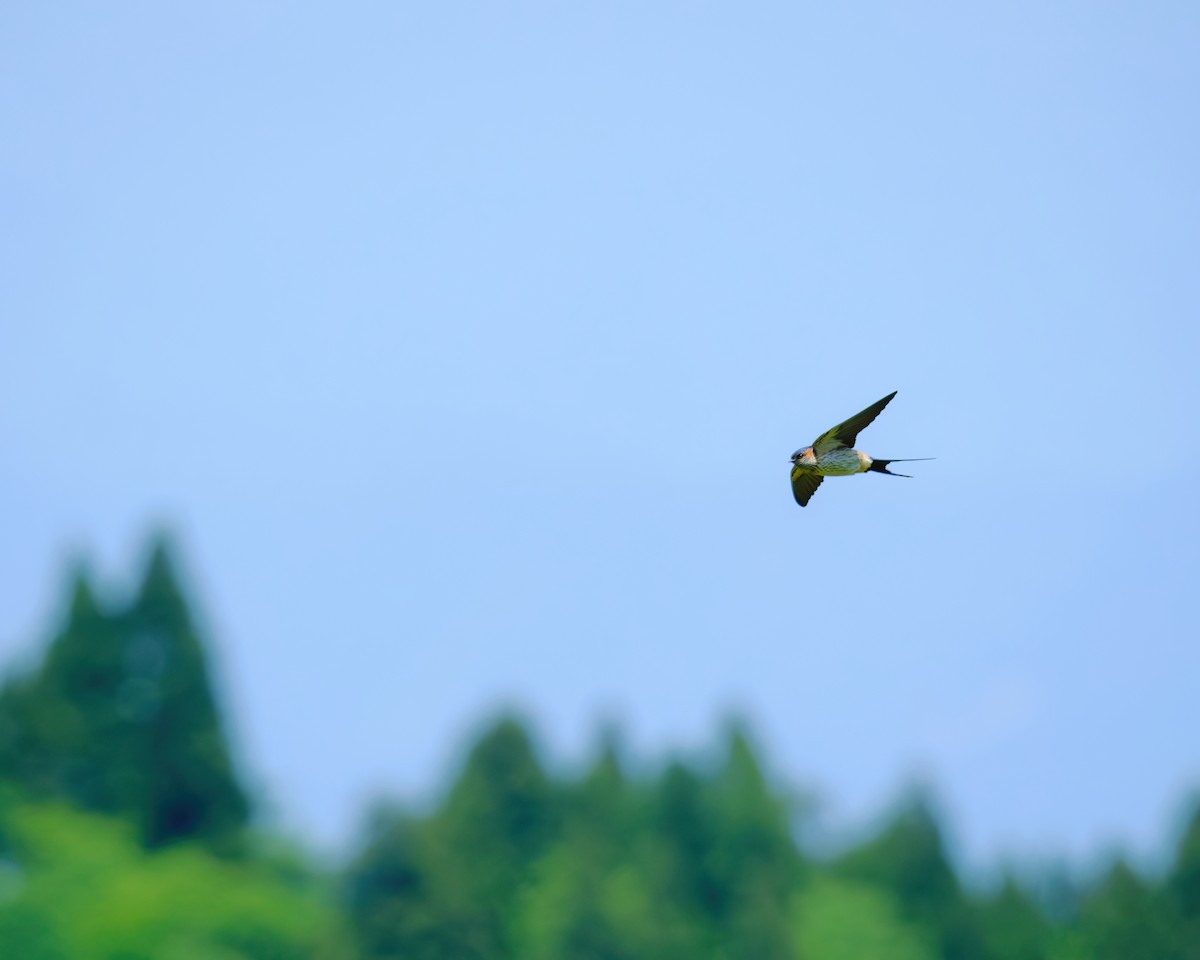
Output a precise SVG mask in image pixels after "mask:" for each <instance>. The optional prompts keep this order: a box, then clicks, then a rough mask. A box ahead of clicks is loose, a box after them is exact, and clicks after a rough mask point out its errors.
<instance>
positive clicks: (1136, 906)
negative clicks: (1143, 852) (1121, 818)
mask: <svg viewBox="0 0 1200 960" xmlns="http://www.w3.org/2000/svg"><path fill="white" fill-rule="evenodd" d="M1078 931H1079V936H1080V942H1081V943H1083V944H1084V946H1085V948H1086V951H1087V956H1088V957H1090V958H1092V960H1118V958H1121V960H1124V958H1128V957H1137V958H1138V960H1177V958H1180V957H1181V956H1182V954H1181V952H1180V949H1179V948H1180V946H1181V945H1180V943H1179V942H1178V934H1179V931H1178V929H1177V925H1176V923H1175V917H1174V916H1173V914H1172V912H1171V909H1170V905H1169V903H1168V902H1167V900H1166V898H1165V897H1164V896H1163V895H1162V893H1161V891H1159V890H1157V889H1155V888H1154V887H1153V886H1151V885H1149V884H1147V883H1146V881H1145V880H1143V879H1142V878H1141V877H1140V876H1138V874H1137V873H1136V872H1135V871H1134V870H1133V869H1132V868H1131V867H1130V866H1129V865H1128V864H1127V863H1125V862H1124V861H1123V860H1117V862H1116V863H1114V864H1113V866H1112V868H1111V869H1110V870H1109V871H1108V873H1107V874H1106V875H1105V876H1104V877H1103V879H1102V880H1101V881H1100V883H1099V885H1098V886H1097V887H1096V888H1095V889H1094V890H1092V891H1091V892H1090V894H1089V895H1088V896H1087V897H1086V898H1085V899H1084V901H1083V903H1082V905H1081V906H1080V910H1079V919H1078Z"/></svg>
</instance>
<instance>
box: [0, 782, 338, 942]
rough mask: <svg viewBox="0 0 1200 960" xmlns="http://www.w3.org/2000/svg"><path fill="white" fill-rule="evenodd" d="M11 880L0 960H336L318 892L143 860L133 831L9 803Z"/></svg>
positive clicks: (333, 921)
mask: <svg viewBox="0 0 1200 960" xmlns="http://www.w3.org/2000/svg"><path fill="white" fill-rule="evenodd" d="M3 822H4V825H5V829H6V831H7V832H8V835H9V836H10V837H11V838H12V840H11V842H12V847H13V853H12V857H13V860H12V863H13V866H12V867H11V868H10V869H12V870H14V871H15V875H16V877H17V879H16V882H15V883H13V884H10V889H9V890H8V891H7V893H6V895H5V896H4V897H3V898H2V899H0V943H3V944H4V945H5V947H6V948H10V949H11V952H9V949H6V950H5V952H4V955H5V956H12V957H21V958H27V957H46V958H50V957H55V958H58V957H61V958H70V960H114V958H121V960H160V958H166V960H172V958H178V960H234V958H244V960H259V958H261V960H292V958H295V960H301V958H321V960H335V958H339V957H343V956H345V954H344V953H342V952H340V950H339V947H338V934H337V918H336V916H335V914H334V912H333V911H332V910H331V909H330V907H329V906H328V905H326V903H324V902H323V899H322V897H321V895H320V892H319V889H318V888H317V887H316V886H315V885H310V888H309V889H303V888H298V887H296V886H295V885H286V884H283V883H281V882H279V880H278V878H277V877H274V876H272V875H271V874H270V873H269V872H267V871H265V870H263V869H262V867H260V866H253V865H249V864H244V863H236V862H231V861H227V860H220V859H216V858H214V857H213V856H212V855H211V854H209V853H208V852H206V851H205V850H203V849H202V848H200V847H197V846H193V845H188V844H181V845H176V846H173V847H172V848H170V849H169V850H163V851H161V852H147V851H145V850H144V849H142V847H141V846H140V844H138V843H137V841H136V838H135V836H134V831H133V829H132V827H131V825H129V824H126V823H123V822H121V821H117V820H113V819H111V818H107V817H101V816H99V815H96V814H88V813H83V812H81V811H78V810H72V809H70V808H68V807H65V806H61V805H57V804H46V803H42V804H36V805H33V804H13V803H9V804H8V805H6V807H5V809H4V811H3Z"/></svg>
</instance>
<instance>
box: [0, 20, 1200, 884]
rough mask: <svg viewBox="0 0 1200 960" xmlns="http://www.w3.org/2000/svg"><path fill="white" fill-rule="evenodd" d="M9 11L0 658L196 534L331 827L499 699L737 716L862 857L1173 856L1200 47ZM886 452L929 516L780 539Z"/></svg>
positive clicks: (801, 528) (685, 735)
mask: <svg viewBox="0 0 1200 960" xmlns="http://www.w3.org/2000/svg"><path fill="white" fill-rule="evenodd" d="M835 6H836V7H837V8H836V9H833V8H830V6H829V5H817V4H809V5H805V4H737V5H734V4H725V5H719V4H672V3H664V4H632V3H612V4H588V3H576V4H539V3H529V4H512V5H495V4H468V3H464V4H422V5H400V4H387V3H378V4H362V3H350V4H338V5H334V4H282V3H273V4H272V3H263V4H255V5H247V4H240V3H237V4H235V3H210V4H203V5H183V4H172V5H167V6H166V7H164V6H163V5H157V4H145V3H144V4H138V3H124V4H109V5H104V6H103V7H88V8H72V9H69V8H64V7H62V6H52V5H46V4H8V5H6V6H5V9H4V11H3V13H0V124H2V127H3V130H4V143H5V148H4V150H3V151H0V182H2V187H0V203H2V205H3V207H2V213H3V222H4V224H5V227H4V229H3V230H0V476H2V477H3V490H4V494H5V502H6V504H7V509H6V510H5V511H4V513H5V521H4V530H3V536H0V656H2V657H3V658H4V660H5V661H9V662H11V661H12V659H13V658H14V657H16V656H17V655H18V654H20V653H21V652H23V651H29V650H31V649H33V648H34V647H35V645H36V644H38V643H40V642H42V640H44V638H45V631H46V628H47V624H48V623H49V622H50V621H51V618H52V616H53V615H54V612H55V611H56V609H57V604H58V602H59V599H60V596H61V589H62V579H63V571H64V563H65V560H66V558H68V557H70V556H72V555H74V554H75V553H77V552H80V551H83V552H86V553H87V554H89V555H90V556H91V557H92V558H93V560H94V562H95V567H96V570H97V573H98V575H99V576H100V577H101V578H102V579H103V580H105V581H107V582H109V583H111V584H113V585H115V586H117V587H120V586H121V585H122V584H125V583H128V582H129V581H130V579H131V578H132V577H133V575H134V571H135V570H136V567H137V563H138V556H139V550H140V546H141V543H142V541H143V538H144V536H145V533H146V531H147V530H148V529H149V528H150V527H151V526H153V525H154V524H156V523H160V522H166V523H168V524H169V525H170V526H171V527H172V528H173V529H175V530H176V531H177V532H178V533H179V536H180V541H181V544H182V546H183V550H184V555H185V559H186V562H187V566H188V570H189V572H190V573H191V575H192V582H193V586H194V591H195V593H196V595H197V598H198V600H199V602H200V604H201V606H202V609H203V612H204V615H205V620H206V624H207V627H208V630H209V634H210V636H211V638H212V640H213V643H214V647H215V652H216V656H217V657H218V660H219V671H220V676H221V678H222V681H223V683H224V687H225V690H226V692H227V699H228V701H229V707H230V710H231V713H232V716H233V718H234V721H235V724H236V731H237V734H238V737H239V742H240V743H241V745H242V749H243V751H244V753H245V757H246V762H247V766H248V767H249V768H250V769H251V770H252V771H253V772H254V776H255V778H256V781H257V784H258V786H259V787H261V788H262V790H263V791H264V793H265V795H266V796H267V797H268V798H269V800H270V805H271V807H272V809H273V810H274V811H275V815H276V816H277V817H278V819H279V820H280V821H281V822H283V823H286V824H289V825H292V826H294V827H296V828H298V829H301V830H303V831H305V832H306V833H307V834H309V835H310V836H312V837H314V838H317V839H318V840H319V841H320V842H322V843H326V844H334V843H337V842H340V841H341V840H344V839H345V838H346V837H348V836H349V835H350V834H351V833H352V831H353V829H354V827H355V825H356V824H357V823H358V822H359V817H360V814H361V812H362V810H363V807H364V805H365V804H366V802H367V800H368V799H369V798H370V797H372V796H374V795H376V794H377V793H378V792H380V791H389V792H392V793H395V794H398V795H400V796H403V797H409V798H416V797H423V796H428V795H429V793H430V791H432V790H434V789H436V787H437V786H438V784H440V783H441V782H443V781H444V778H445V776H446V775H447V772H448V770H449V764H450V762H451V759H452V757H453V756H454V755H455V753H456V751H457V750H458V749H459V748H460V746H461V744H462V743H463V738H464V736H465V735H466V734H467V733H468V732H469V731H471V730H473V729H475V727H476V726H477V724H478V723H479V722H480V721H481V719H482V718H484V717H486V716H487V715H488V714H489V712H490V711H492V710H494V709H496V708H497V706H498V705H501V704H516V705H519V706H520V707H521V708H522V709H524V710H525V711H526V712H527V714H528V715H529V716H530V717H531V718H532V719H533V720H534V722H535V723H536V725H537V728H538V730H539V731H540V733H541V735H542V736H543V738H544V740H545V742H546V746H547V750H548V752H549V754H550V755H551V756H552V757H555V758H558V759H559V760H560V761H576V760H578V759H579V758H580V757H582V756H584V755H585V753H586V750H587V749H588V747H589V745H590V744H591V743H592V742H593V739H594V733H595V730H596V726H597V723H598V722H599V721H600V720H602V719H604V718H615V719H616V720H617V721H618V722H619V723H620V724H621V726H622V727H623V728H624V730H625V732H626V736H627V739H628V741H629V743H630V745H631V747H632V748H633V750H634V751H635V753H638V754H639V755H642V756H660V755H662V754H663V753H664V752H665V751H668V750H675V749H678V750H684V751H688V750H694V749H697V748H699V747H701V746H703V745H705V744H708V743H710V742H711V741H712V739H713V736H714V732H715V730H716V729H717V727H718V725H719V723H720V721H721V718H722V717H724V716H727V715H729V714H730V713H735V712H736V713H741V714H743V715H745V716H747V717H748V718H749V719H750V721H751V723H752V724H753V726H754V728H755V729H756V730H757V732H758V734H759V737H760V739H761V741H762V743H763V746H764V748H765V750H766V753H767V756H768V757H769V759H770V760H771V762H772V764H773V766H774V768H775V772H776V773H777V774H778V775H779V776H780V777H781V778H783V779H785V780H786V781H788V782H790V783H793V784H796V785H798V786H812V787H815V788H816V789H817V791H818V792H819V794H820V796H821V797H822V798H823V804H824V810H825V817H826V819H827V822H828V823H829V824H831V825H833V826H835V827H836V826H839V825H840V826H845V825H847V824H849V825H853V824H861V823H863V822H866V821H867V820H868V819H869V818H870V817H871V816H872V815H874V814H875V813H877V812H878V811H879V810H880V809H881V808H883V807H884V806H885V805H886V804H887V803H888V802H889V800H890V799H892V798H894V797H895V795H896V793H897V791H898V790H899V789H900V788H901V787H902V785H903V784H905V783H906V782H908V781H910V780H911V779H912V778H914V777H916V778H926V779H928V780H930V781H932V782H933V783H934V784H935V786H936V788H937V790H938V792H939V795H940V796H941V798H942V800H943V802H944V804H945V806H946V809H947V812H948V814H949V818H950V822H951V824H952V826H953V830H954V834H955V836H956V838H957V839H958V841H959V842H960V843H961V845H962V849H963V850H964V851H965V853H966V855H967V856H968V857H970V858H976V859H979V860H986V859H988V858H991V857H993V856H999V855H1004V856H1014V855H1015V856H1025V855H1031V854H1038V855H1043V854H1046V853H1058V852H1061V853H1066V854H1069V855H1072V856H1082V855H1084V854H1087V853H1091V852H1093V851H1097V850H1100V849H1104V848H1105V847H1108V846H1110V845H1112V844H1117V843H1120V844H1125V845H1128V846H1131V847H1133V848H1134V849H1135V850H1140V851H1153V850H1155V849H1157V848H1158V847H1159V846H1161V844H1162V842H1163V839H1164V837H1165V836H1166V833H1167V830H1168V829H1169V827H1170V825H1171V823H1172V818H1173V817H1174V816H1176V815H1177V814H1178V813H1179V811H1180V809H1181V804H1182V802H1183V800H1184V798H1185V796H1186V795H1187V792H1188V791H1189V790H1191V789H1195V788H1197V787H1200V753H1198V746H1197V742H1196V740H1195V738H1194V736H1192V731H1193V728H1194V716H1195V709H1196V703H1197V700H1198V698H1200V646H1198V644H1197V642H1196V640H1197V637H1196V633H1197V631H1196V628H1195V615H1194V608H1195V602H1194V590H1195V582H1196V573H1197V569H1198V566H1200V565H1198V563H1197V543H1198V542H1200V517H1198V513H1197V507H1196V500H1195V490H1196V484H1197V476H1198V474H1200V453H1198V451H1200V438H1198V437H1197V428H1196V425H1195V423H1196V420H1195V412H1194V410H1193V409H1192V404H1191V402H1190V401H1191V399H1192V396H1193V394H1194V391H1195V384H1196V381H1197V375H1196V361H1197V357H1198V356H1200V336H1198V334H1197V318H1198V316H1200V310H1198V308H1200V271H1197V269H1196V264H1197V254H1198V253H1200V243H1198V241H1200V178H1198V176H1197V173H1196V171H1197V170H1200V137H1198V132H1200V129H1198V128H1200V114H1198V113H1197V111H1196V109H1195V91H1196V90H1197V89H1200V9H1198V8H1196V7H1195V6H1194V5H1192V4H1186V3H1151V4H1141V5H1136V6H1132V5H1122V4H1092V3H1088V4H1084V3H1058V4H1045V3H1033V2H1028V3H1003V4H999V3H997V4H972V5H962V4H953V3H926V4H905V5H900V4H870V3H868V4H855V5H835ZM897 389H898V390H899V391H900V392H899V395H898V396H897V398H896V399H895V400H894V401H893V402H892V404H891V406H890V407H889V408H888V409H887V411H886V412H885V413H884V414H883V415H882V416H881V417H880V418H879V419H878V420H877V421H876V422H875V424H874V425H872V426H871V427H870V428H869V429H868V430H867V431H866V432H864V434H863V435H862V436H861V438H860V445H861V446H862V447H863V448H864V449H866V450H867V451H868V452H870V453H872V454H874V455H876V456H879V457H920V456H936V457H937V458H938V459H937V460H936V461H934V462H931V463H924V464H913V465H912V466H913V467H914V469H913V470H912V471H911V472H912V473H914V474H916V475H917V477H916V478H915V479H912V480H893V479H890V478H886V477H878V476H874V475H872V476H869V477H855V478H849V479H844V480H831V481H828V482H826V483H825V485H824V486H823V487H822V488H821V490H820V492H819V493H818V494H817V496H816V497H815V498H814V499H813V502H812V504H811V506H810V507H809V508H808V509H807V510H800V509H799V508H798V507H796V505H795V504H794V503H793V502H792V498H791V494H790V492H789V489H788V482H787V475H788V464H787V462H786V460H787V457H788V455H789V454H790V453H791V451H792V450H793V449H795V448H796V447H798V446H801V445H803V444H806V443H808V442H810V441H811V440H812V439H813V438H814V437H815V436H816V435H817V434H818V433H820V432H821V431H823V430H824V429H826V428H827V427H829V426H831V425H832V424H834V423H836V422H838V421H840V420H842V419H844V418H845V417H847V416H849V415H850V414H852V413H854V412H855V411H857V410H859V409H861V408H862V407H864V406H866V405H867V404H869V403H871V402H873V401H874V400H876V399H878V398H879V397H881V396H883V395H884V394H886V393H889V392H891V391H892V390H897Z"/></svg>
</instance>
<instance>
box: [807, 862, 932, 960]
mask: <svg viewBox="0 0 1200 960" xmlns="http://www.w3.org/2000/svg"><path fill="white" fill-rule="evenodd" d="M794 923H795V927H796V933H795V938H796V945H797V947H798V949H799V956H801V957H803V958H804V960H934V958H935V957H936V956H937V954H936V953H934V951H933V949H932V947H930V946H929V944H928V943H927V942H926V938H925V937H924V936H923V935H922V933H921V932H920V931H919V930H918V929H917V928H916V926H915V925H913V924H911V923H909V922H907V921H905V920H904V919H902V918H901V916H900V911H899V909H898V906H897V904H896V901H895V898H894V897H892V896H890V895H889V894H888V893H887V891H885V890H882V889H880V888H878V887H873V886H871V885H869V884H864V883H858V882H854V881H848V880H839V879H835V878H832V877H822V878H819V879H817V880H816V881H815V882H814V883H812V884H811V885H810V886H809V887H807V888H806V890H805V891H804V894H803V896H800V897H798V898H797V902H796V910H795V917H794Z"/></svg>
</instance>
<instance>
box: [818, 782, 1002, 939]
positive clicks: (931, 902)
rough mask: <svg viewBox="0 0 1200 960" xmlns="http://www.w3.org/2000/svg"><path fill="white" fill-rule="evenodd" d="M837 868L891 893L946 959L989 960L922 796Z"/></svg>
mask: <svg viewBox="0 0 1200 960" xmlns="http://www.w3.org/2000/svg"><path fill="white" fill-rule="evenodd" d="M835 869H836V871H837V873H838V874H839V875H841V876H844V877H847V878H849V879H853V880H858V881H860V882H865V883H869V884H875V885H877V886H879V887H881V888H883V889H884V890H886V891H888V892H889V893H890V894H892V895H893V896H894V897H895V899H896V903H897V904H898V905H899V907H900V911H901V915H902V916H903V918H904V919H905V920H908V921H911V922H913V923H916V924H917V925H918V927H919V928H921V929H922V930H924V931H926V932H927V933H929V934H930V935H932V936H933V938H934V942H935V945H936V948H937V951H938V955H939V956H940V957H942V960H976V958H980V957H987V955H988V954H987V950H986V947H985V946H984V944H983V942H982V939H981V937H980V935H979V931H978V928H977V925H976V923H975V919H974V917H973V916H972V914H971V911H970V908H969V904H968V903H967V901H966V898H965V897H964V896H963V893H962V889H961V887H960V886H959V883H958V878H957V877H956V875H955V873H954V869H953V867H952V866H951V864H950V861H949V859H948V858H947V856H946V849H945V844H944V842H943V840H942V835H941V830H940V829H939V827H938V823H937V819H936V817H935V816H934V813H933V806H932V803H931V801H930V800H929V798H928V797H927V796H925V795H924V794H923V793H921V792H917V793H915V794H913V795H912V796H911V797H910V798H909V799H908V800H907V801H906V802H905V803H904V804H903V805H902V806H901V808H900V810H899V811H898V813H897V814H896V815H895V816H894V817H893V819H892V821H891V823H889V824H888V825H887V826H885V827H884V829H883V831H882V832H881V833H880V834H879V835H878V836H877V837H875V838H874V839H872V840H870V841H868V842H867V843H865V844H863V845H862V846H860V847H858V848H856V849H854V850H851V851H850V852H849V853H847V854H846V855H845V856H843V857H842V858H841V859H840V860H839V861H838V862H837V863H835Z"/></svg>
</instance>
